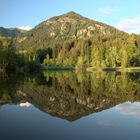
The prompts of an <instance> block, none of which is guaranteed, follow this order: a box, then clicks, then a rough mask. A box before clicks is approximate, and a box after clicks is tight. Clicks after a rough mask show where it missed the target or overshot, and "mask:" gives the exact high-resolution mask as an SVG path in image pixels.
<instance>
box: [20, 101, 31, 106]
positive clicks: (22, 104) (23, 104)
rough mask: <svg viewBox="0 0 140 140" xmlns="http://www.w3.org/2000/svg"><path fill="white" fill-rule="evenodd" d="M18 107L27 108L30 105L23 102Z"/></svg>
mask: <svg viewBox="0 0 140 140" xmlns="http://www.w3.org/2000/svg"><path fill="white" fill-rule="evenodd" d="M19 106H20V107H29V106H31V104H30V103H29V102H25V103H20V104H19Z"/></svg>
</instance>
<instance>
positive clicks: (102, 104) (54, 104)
mask: <svg viewBox="0 0 140 140" xmlns="http://www.w3.org/2000/svg"><path fill="white" fill-rule="evenodd" d="M134 76H135V75H132V74H131V73H105V72H102V73H93V74H89V73H87V74H80V73H78V74H76V73H72V72H51V73H44V77H43V78H42V76H41V79H39V77H38V78H37V79H32V80H28V81H27V82H25V84H24V85H23V86H22V88H21V90H18V92H17V96H18V97H19V98H21V99H22V100H26V101H28V102H30V103H32V104H34V105H35V106H36V107H38V108H40V109H41V110H43V111H45V112H48V113H50V114H52V115H54V116H58V117H61V118H65V119H68V120H75V119H78V118H80V117H81V116H84V115H87V114H90V113H92V112H98V111H101V110H104V109H107V108H110V107H112V106H115V105H116V104H119V103H122V102H125V101H131V102H134V101H139V100H140V93H139V91H140V90H139V79H140V78H138V77H139V74H137V76H136V77H137V78H134ZM41 80H42V81H41Z"/></svg>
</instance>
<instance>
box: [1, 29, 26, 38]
mask: <svg viewBox="0 0 140 140" xmlns="http://www.w3.org/2000/svg"><path fill="white" fill-rule="evenodd" d="M23 32H25V31H24V30H20V29H17V28H4V27H0V36H3V37H12V38H14V37H16V36H18V35H19V34H20V33H23Z"/></svg>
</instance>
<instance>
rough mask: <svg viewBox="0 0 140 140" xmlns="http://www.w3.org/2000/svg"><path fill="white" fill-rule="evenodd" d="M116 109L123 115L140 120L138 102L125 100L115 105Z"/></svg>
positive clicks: (139, 104) (139, 105)
mask: <svg viewBox="0 0 140 140" xmlns="http://www.w3.org/2000/svg"><path fill="white" fill-rule="evenodd" d="M116 109H117V110H118V111H119V112H120V113H121V114H122V115H125V116H132V117H135V118H137V119H139V120H140V103H138V102H137V103H130V102H126V103H123V104H120V105H118V106H116Z"/></svg>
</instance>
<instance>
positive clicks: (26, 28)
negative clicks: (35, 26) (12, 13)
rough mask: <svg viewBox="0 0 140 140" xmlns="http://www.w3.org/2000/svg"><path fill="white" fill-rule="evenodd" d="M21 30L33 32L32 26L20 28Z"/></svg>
mask: <svg viewBox="0 0 140 140" xmlns="http://www.w3.org/2000/svg"><path fill="white" fill-rule="evenodd" d="M19 29H22V30H27V31H29V30H31V29H32V28H31V27H30V26H21V27H19Z"/></svg>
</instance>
